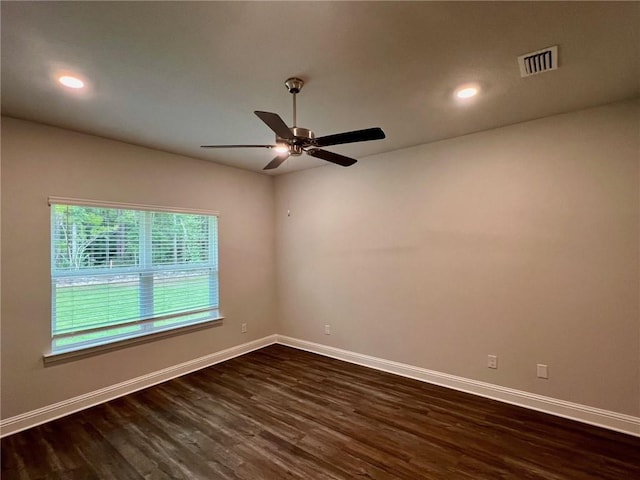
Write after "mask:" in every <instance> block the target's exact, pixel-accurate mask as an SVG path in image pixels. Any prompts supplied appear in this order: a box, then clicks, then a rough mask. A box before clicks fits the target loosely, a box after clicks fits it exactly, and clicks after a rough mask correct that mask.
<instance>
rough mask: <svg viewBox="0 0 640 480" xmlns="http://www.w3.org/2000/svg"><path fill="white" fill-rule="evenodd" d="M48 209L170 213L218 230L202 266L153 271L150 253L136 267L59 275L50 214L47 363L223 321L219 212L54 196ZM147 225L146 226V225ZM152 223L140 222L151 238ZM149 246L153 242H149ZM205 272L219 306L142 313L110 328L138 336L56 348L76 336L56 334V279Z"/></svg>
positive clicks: (211, 234) (212, 231) (212, 232)
mask: <svg viewBox="0 0 640 480" xmlns="http://www.w3.org/2000/svg"><path fill="white" fill-rule="evenodd" d="M48 205H49V207H50V208H53V205H68V206H77V207H88V208H108V209H122V210H136V211H143V212H157V213H169V214H187V215H204V216H208V217H215V220H210V225H215V229H212V228H210V227H209V243H210V245H211V246H210V249H211V251H210V255H213V257H212V258H211V260H209V261H207V262H203V263H201V264H200V263H193V264H183V265H160V266H156V267H154V266H153V264H152V262H151V260H150V259H151V253H150V252H149V255H148V257H149V259H146V260H143V259H142V256H141V257H140V262H139V264H138V265H136V266H125V267H116V268H112V269H108V270H107V271H105V269H99V268H96V269H92V268H87V269H83V270H80V271H78V272H59V271H58V272H56V271H55V259H54V248H53V240H54V238H53V235H54V226H53V221H54V215H53V213H52V212H50V214H49V218H50V221H51V225H50V229H49V232H50V237H49V248H50V250H51V263H50V268H49V273H50V282H51V284H50V285H51V312H50V313H51V315H50V320H51V330H50V332H51V344H50V352H49V353H46V354H44V363H45V365H46V364H50V363H56V362H59V361H65V360H68V359H71V358H75V357H82V356H86V355H92V354H95V353H100V352H102V351H104V350H112V349H115V348H122V347H124V346H127V345H130V344H134V343H141V342H147V341H153V340H155V339H157V338H160V337H165V336H168V335H176V334H181V333H186V332H187V331H192V330H194V329H200V328H206V327H208V326H211V325H213V324H216V323H218V322H220V321H222V320H223V319H224V317H223V316H222V315H221V309H220V301H219V300H220V298H219V295H220V288H219V258H218V256H219V242H218V238H219V219H220V214H219V212H218V211H213V210H204V209H192V208H176V207H165V206H160V205H144V204H132V203H120V202H108V201H97V200H87V199H77V198H69V197H54V196H51V197H49V199H48ZM145 218H146V219H149V218H150V215H142V216H141V220H143V219H145ZM145 223H146V224H147V225H145ZM149 223H150V222H143V221H141V224H140V229H141V230H148V231H147V232H146V233H147V234H150V233H151V230H150V225H149ZM138 241H139V245H140V248H145V247H144V245H143V244H144V243H145V242H144V239H143V238H139V239H138ZM146 243H147V244H148V245H150V242H146ZM199 269H202V270H206V269H212V272H211V277H210V278H211V279H210V281H215V282H216V288H215V291H214V290H210V291H209V293H210V294H215V296H216V299H217V306H207V307H205V308H200V309H196V310H192V311H188V312H180V313H170V314H165V315H158V316H155V317H153V316H152V317H147V318H144V316H143V315H142V311H141V312H140V315H139V317H140V318H137V319H135V320H131V321H123V322H121V323H119V324H115V325H113V326H109V327H112V328H120V327H123V326H127V325H134V324H137V325H140V326H141V329H140V330H139V331H136V332H132V333H127V334H122V335H118V334H114V335H112V336H109V337H106V338H101V339H95V340H89V341H85V342H77V343H75V344H72V345H68V346H58V347H56V346H55V339H56V338H60V337H64V336H69V335H73V333H70V334H59V333H58V334H56V333H54V332H55V311H54V308H55V292H54V289H55V288H56V287H55V279H56V278H63V277H82V276H87V277H88V276H91V275H98V274H102V275H112V274H134V275H136V274H137V275H140V278H142V276H143V275H145V274H146V275H154V274H157V273H158V272H160V273H162V272H165V271H172V270H174V271H180V270H194V271H196V270H199ZM138 288H139V289H140V293H139V295H142V289H143V288H146V287H143V286H142V282H141V283H140V285H139V286H138ZM208 311H210V312H211V315H206V318H199V319H196V320H193V319H187V318H185V320H184V321H183V322H175V323H172V324H170V325H161V326H155V325H154V322H158V321H161V320H166V319H172V318H179V317H180V316H184V317H186V316H190V315H195V314H197V313H205V312H208ZM109 327H105V326H102V327H95V328H90V329H87V330H86V331H87V332H90V331H99V330H105V329H107V328H109ZM80 334H81V333H80V332H76V333H75V335H80Z"/></svg>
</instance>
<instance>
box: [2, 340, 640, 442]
mask: <svg viewBox="0 0 640 480" xmlns="http://www.w3.org/2000/svg"><path fill="white" fill-rule="evenodd" d="M274 343H279V344H282V345H286V346H289V347H293V348H297V349H300V350H306V351H309V352H313V353H317V354H320V355H324V356H327V357H332V358H336V359H338V360H344V361H346V362H350V363H355V364H358V365H362V366H365V367H369V368H373V369H376V370H381V371H384V372H388V373H393V374H396V375H400V376H403V377H408V378H413V379H415V380H420V381H422V382H426V383H432V384H434V385H440V386H443V387H447V388H451V389H454V390H459V391H462V392H466V393H471V394H474V395H479V396H481V397H486V398H491V399H493V400H498V401H501V402H505V403H510V404H513V405H517V406H520V407H525V408H529V409H532V410H537V411H540V412H544V413H549V414H551V415H556V416H559V417H564V418H569V419H571V420H576V421H579V422H583V423H588V424H590V425H595V426H598V427H603V428H607V429H610V430H615V431H618V432H622V433H626V434H629V435H634V436H637V437H640V418H638V417H634V416H631V415H624V414H621V413H616V412H611V411H608V410H602V409H599V408H594V407H589V406H586V405H580V404H578V403H572V402H566V401H564V400H558V399H555V398H551V397H545V396H542V395H536V394H533V393H529V392H524V391H521V390H515V389H512V388H507V387H501V386H499V385H492V384H490V383H485V382H480V381H477V380H471V379H468V378H464V377H457V376H455V375H449V374H446V373H441V372H436V371H433V370H428V369H426V368H420V367H415V366H412V365H407V364H403V363H398V362H392V361H390V360H385V359H382V358H377V357H372V356H369V355H363V354H361V353H356V352H350V351H348V350H342V349H339V348H335V347H330V346H327V345H322V344H319V343H313V342H308V341H306V340H298V339H296V338H291V337H287V336H284V335H269V336H267V337H264V338H261V339H258V340H254V341H252V342H248V343H244V344H242V345H238V346H235V347H231V348H228V349H226V350H222V351H220V352H216V353H212V354H210V355H205V356H204V357H200V358H196V359H194V360H190V361H188V362H184V363H181V364H178V365H174V366H171V367H169V368H165V369H163V370H158V371H156V372H152V373H149V374H147V375H143V376H140V377H137V378H133V379H131V380H127V381H125V382H122V383H118V384H116V385H111V386H109V387H105V388H102V389H100V390H96V391H93V392H89V393H86V394H84V395H79V396H77V397H73V398H70V399H68V400H64V401H62V402H58V403H55V404H53V405H48V406H46V407H42V408H39V409H37V410H33V411H30V412H26V413H22V414H20V415H16V416H14V417H9V418H7V419H4V420H2V421H0V437H4V436H7V435H11V434H13V433H17V432H20V431H22V430H26V429H27V428H31V427H35V426H37V425H41V424H43V423H46V422H50V421H52V420H55V419H57V418H60V417H64V416H66V415H70V414H72V413H75V412H78V411H80V410H84V409H86V408H89V407H93V406H94V405H98V404H100V403H104V402H108V401H109V400H113V399H115V398H118V397H121V396H123V395H128V394H130V393H133V392H136V391H138V390H142V389H144V388H147V387H150V386H153V385H157V384H159V383H162V382H166V381H167V380H171V379H172V378H176V377H179V376H182V375H185V374H187V373H191V372H194V371H196V370H200V369H202V368H206V367H209V366H211V365H215V364H216V363H220V362H224V361H225V360H230V359H232V358H234V357H237V356H240V355H244V354H245V353H249V352H252V351H254V350H257V349H259V348H262V347H266V346H267V345H271V344H274Z"/></svg>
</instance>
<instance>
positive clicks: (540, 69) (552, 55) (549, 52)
mask: <svg viewBox="0 0 640 480" xmlns="http://www.w3.org/2000/svg"><path fill="white" fill-rule="evenodd" d="M518 65H519V66H520V76H521V77H530V76H531V75H537V74H539V73H544V72H550V71H551V70H556V69H557V68H558V46H557V45H554V46H553V47H547V48H544V49H542V50H538V51H537V52H531V53H525V54H524V55H520V56H519V57H518Z"/></svg>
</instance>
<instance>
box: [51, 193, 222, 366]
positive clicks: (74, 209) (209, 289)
mask: <svg viewBox="0 0 640 480" xmlns="http://www.w3.org/2000/svg"><path fill="white" fill-rule="evenodd" d="M49 203H50V205H51V292H52V305H51V306H52V339H53V340H52V353H54V354H56V353H59V352H65V351H69V350H77V349H80V348H84V347H92V346H95V345H101V344H104V343H110V342H113V341H116V340H122V339H128V338H132V337H139V336H141V335H148V334H150V333H156V332H159V331H164V330H169V329H174V328H177V327H181V326H186V325H193V324H199V323H202V322H208V321H211V320H214V319H218V318H219V312H218V241H217V216H216V214H214V213H211V212H206V213H205V212H199V211H198V212H191V211H163V209H160V208H157V207H144V206H139V205H135V206H127V205H122V206H121V205H120V204H113V203H111V204H104V203H98V202H90V201H78V200H69V199H59V198H51V199H50V200H49Z"/></svg>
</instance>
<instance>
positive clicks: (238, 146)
mask: <svg viewBox="0 0 640 480" xmlns="http://www.w3.org/2000/svg"><path fill="white" fill-rule="evenodd" d="M275 147H276V145H200V148H275Z"/></svg>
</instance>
